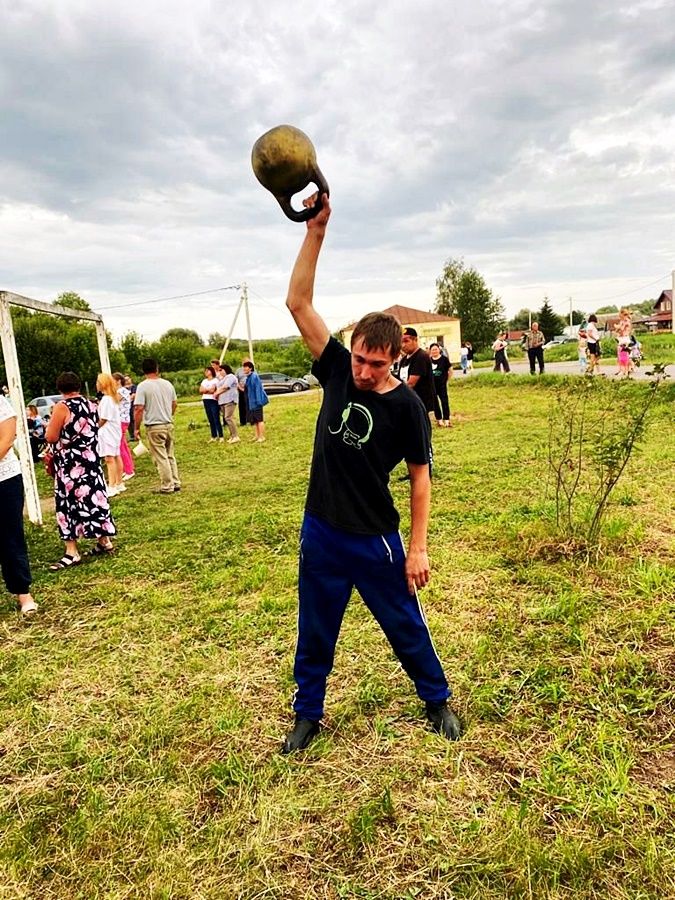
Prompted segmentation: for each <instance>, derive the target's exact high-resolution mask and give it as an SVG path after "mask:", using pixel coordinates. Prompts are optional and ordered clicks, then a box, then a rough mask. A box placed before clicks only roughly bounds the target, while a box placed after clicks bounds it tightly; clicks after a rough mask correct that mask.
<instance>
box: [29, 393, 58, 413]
mask: <svg viewBox="0 0 675 900" xmlns="http://www.w3.org/2000/svg"><path fill="white" fill-rule="evenodd" d="M61 400H63V397H62V396H61V394H49V396H48V397H33V399H32V400H29V401H28V403H27V404H26V405H27V406H37V411H38V415H39V416H42V418H43V419H48V418H49V417H50V416H51V414H52V410H53V409H54V406H55V405H56V404H57V403H58V402H59V401H61Z"/></svg>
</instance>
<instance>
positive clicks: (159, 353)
mask: <svg viewBox="0 0 675 900" xmlns="http://www.w3.org/2000/svg"><path fill="white" fill-rule="evenodd" d="M200 349H202V345H201V342H200V345H199V347H196V346H195V343H194V341H193V340H191V339H189V338H187V339H185V338H183V339H176V338H167V337H166V335H162V337H161V338H160V339H159V340H158V341H155V342H154V343H152V344H150V345H149V346H148V355H149V356H152V357H154V358H155V359H157V360H158V361H159V364H160V366H161V367H162V369H163V370H164V371H165V372H178V371H180V369H194V368H197V367H199V366H201V365H202V364H204V362H205V360H204V359H202V354H200V353H199V350H200ZM207 356H208V354H207Z"/></svg>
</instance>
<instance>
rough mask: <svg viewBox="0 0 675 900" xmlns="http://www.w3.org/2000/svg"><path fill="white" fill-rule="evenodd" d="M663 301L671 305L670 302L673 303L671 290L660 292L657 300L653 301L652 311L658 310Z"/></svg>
mask: <svg viewBox="0 0 675 900" xmlns="http://www.w3.org/2000/svg"><path fill="white" fill-rule="evenodd" d="M664 300H670V301H671V303H672V301H673V291H672V289H671V290H668V291H661V294H660V296H659V298H658V299H657V300H656V301H655V303H654V309H659V307H660V306H661V303H662V302H663V301H664Z"/></svg>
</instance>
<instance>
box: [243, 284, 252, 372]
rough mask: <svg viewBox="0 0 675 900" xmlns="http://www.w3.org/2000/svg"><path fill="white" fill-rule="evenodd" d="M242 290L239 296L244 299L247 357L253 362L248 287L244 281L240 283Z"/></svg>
mask: <svg viewBox="0 0 675 900" xmlns="http://www.w3.org/2000/svg"><path fill="white" fill-rule="evenodd" d="M242 290H243V293H242V295H241V296H242V299H243V301H244V312H245V313H246V333H247V334H248V358H249V359H250V360H251V362H254V360H253V341H252V340H251V317H250V315H249V312H248V287H247V285H246V282H244V283H243V284H242Z"/></svg>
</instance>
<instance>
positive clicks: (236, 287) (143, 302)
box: [96, 284, 241, 312]
mask: <svg viewBox="0 0 675 900" xmlns="http://www.w3.org/2000/svg"><path fill="white" fill-rule="evenodd" d="M240 288H241V285H240V284H228V285H227V286H226V287H219V288H211V290H208V291H194V292H193V293H191V294H176V295H175V296H174V297H155V299H154V300H134V301H133V302H131V303H115V304H113V305H112V306H99V307H98V309H97V310H96V312H103V311H104V310H107V309H128V308H129V307H131V306H145V305H146V304H148V303H167V302H168V301H169V300H187V299H188V297H203V296H204V295H205V294H217V293H218V292H219V291H238V290H240Z"/></svg>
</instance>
